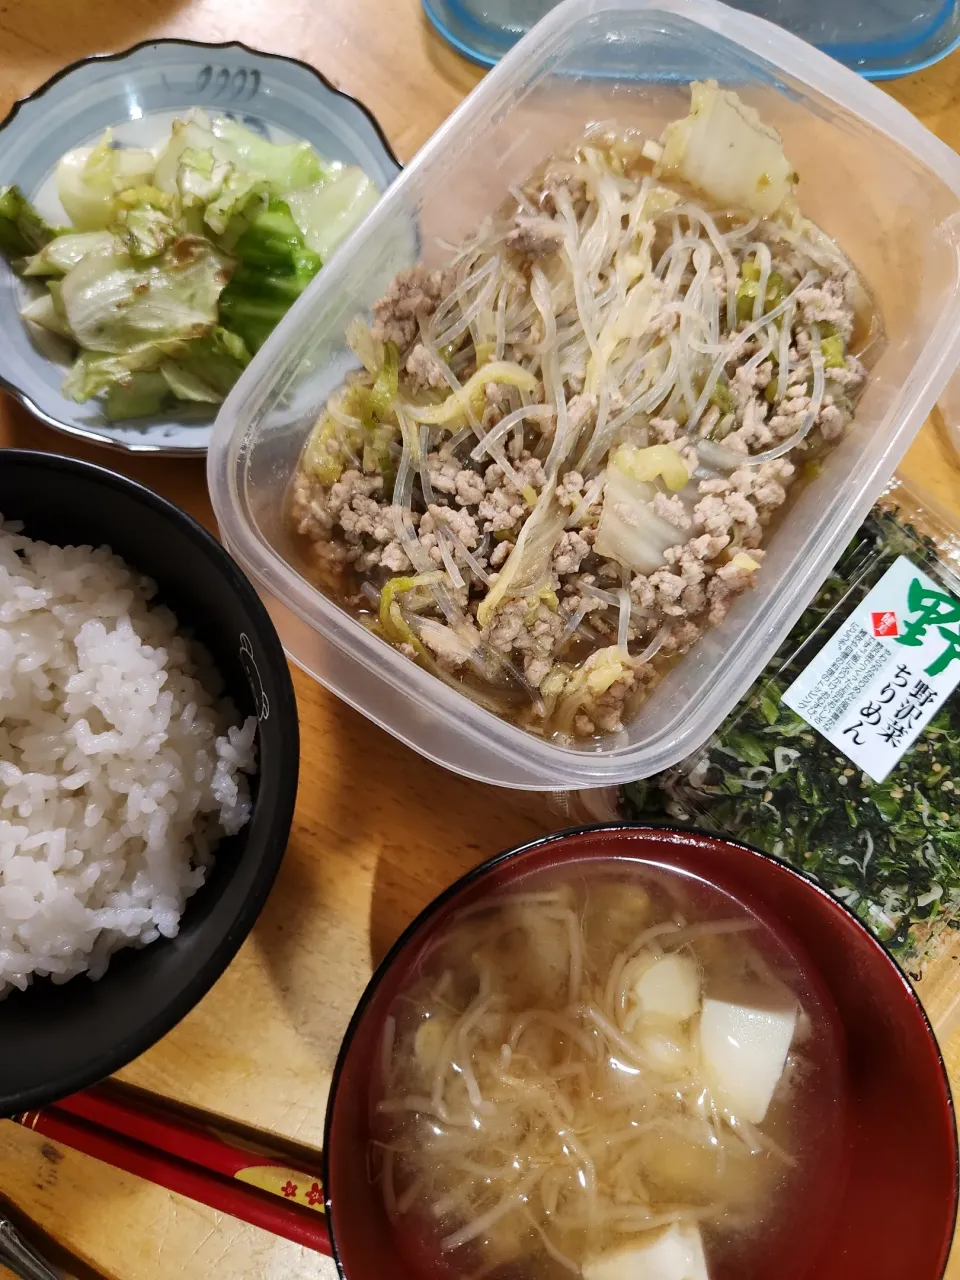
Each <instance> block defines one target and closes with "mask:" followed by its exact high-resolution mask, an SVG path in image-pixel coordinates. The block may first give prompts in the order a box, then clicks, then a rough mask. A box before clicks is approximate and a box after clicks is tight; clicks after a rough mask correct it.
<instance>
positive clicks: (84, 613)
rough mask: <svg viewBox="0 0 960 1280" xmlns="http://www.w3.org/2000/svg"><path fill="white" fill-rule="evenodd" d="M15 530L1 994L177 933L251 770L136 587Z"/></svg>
mask: <svg viewBox="0 0 960 1280" xmlns="http://www.w3.org/2000/svg"><path fill="white" fill-rule="evenodd" d="M18 529H19V526H18V525H16V524H7V525H4V524H3V523H2V517H0V996H2V995H3V994H5V993H6V991H8V990H9V989H10V987H11V985H12V986H16V987H21V988H25V987H26V986H27V985H28V983H29V982H30V980H31V977H32V976H33V975H34V974H37V975H49V976H50V977H51V978H52V979H53V981H54V982H65V981H66V980H67V979H68V978H71V977H73V976H74V975H75V974H78V973H83V972H84V971H87V972H89V974H90V977H92V978H98V977H100V976H101V975H102V974H103V972H104V970H105V969H106V967H107V964H108V962H109V957H110V955H111V954H112V953H113V952H114V951H116V950H118V949H119V948H121V947H131V946H136V947H140V946H145V945H147V944H148V943H150V942H154V941H156V939H157V938H160V937H165V938H172V937H174V936H175V935H176V933H177V931H178V929H179V925H180V917H181V914H182V913H183V909H184V904H185V903H186V900H187V898H189V897H190V895H191V894H192V893H194V892H196V890H197V889H198V888H199V887H200V886H201V885H202V884H203V881H204V877H205V874H206V870H207V868H208V867H209V866H210V864H211V861H212V856H211V855H212V851H213V849H214V847H215V845H216V843H217V841H218V840H219V838H220V837H221V836H222V835H224V834H228V835H229V834H233V833H234V832H236V831H239V829H240V828H241V827H242V826H243V825H244V823H245V822H246V821H247V819H248V818H249V815H250V792H249V788H248V785H247V780H246V778H245V777H244V774H245V773H252V772H253V771H254V769H255V764H256V762H255V754H254V736H255V733H256V720H255V719H254V718H253V717H250V718H249V719H248V720H246V722H245V723H244V724H243V725H242V726H238V723H237V722H238V716H237V715H236V712H235V709H234V708H233V707H232V706H231V705H230V704H229V702H226V701H218V700H217V696H216V695H217V694H218V693H219V691H220V687H219V686H220V681H219V677H218V676H217V674H216V672H215V671H214V670H213V669H212V667H211V666H210V663H209V658H207V657H206V655H205V654H204V653H203V652H202V651H201V650H200V648H199V646H196V645H192V644H190V643H189V642H188V641H186V640H185V639H184V638H183V636H181V635H180V634H179V633H178V628H177V620H176V618H175V617H174V616H173V614H172V613H171V612H170V611H169V610H168V609H166V608H163V607H162V606H154V607H150V606H149V605H148V603H147V602H148V600H149V599H150V598H151V597H152V596H153V594H154V592H155V586H154V584H153V583H152V582H150V581H149V579H147V578H144V577H142V576H141V575H139V574H137V573H136V572H134V571H132V570H131V569H129V568H128V567H127V566H126V565H125V564H124V562H123V561H122V560H121V559H120V557H119V556H115V555H113V553H112V552H111V551H110V550H109V548H106V547H102V548H100V549H99V550H93V549H92V548H90V547H54V546H50V545H48V544H47V543H43V542H33V541H31V540H30V539H29V538H27V537H24V536H23V535H22V534H21V533H19V532H17V530H18ZM201 677H202V678H201Z"/></svg>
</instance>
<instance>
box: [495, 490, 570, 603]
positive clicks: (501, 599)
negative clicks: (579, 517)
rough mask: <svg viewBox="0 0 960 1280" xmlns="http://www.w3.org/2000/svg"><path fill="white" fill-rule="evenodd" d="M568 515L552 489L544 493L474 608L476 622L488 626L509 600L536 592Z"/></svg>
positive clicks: (548, 565) (546, 571)
mask: <svg viewBox="0 0 960 1280" xmlns="http://www.w3.org/2000/svg"><path fill="white" fill-rule="evenodd" d="M566 518H567V512H566V509H565V508H564V507H561V505H560V503H559V502H558V501H557V498H556V495H555V494H554V492H553V490H552V488H551V489H550V490H549V491H545V492H544V494H543V495H542V496H541V498H540V501H539V502H538V503H537V505H536V507H534V509H533V511H532V512H531V514H530V516H529V517H528V519H527V521H526V523H525V524H524V526H523V528H522V529H521V530H520V535H519V537H518V538H517V541H516V544H515V546H514V548H513V550H512V551H511V552H510V554H509V556H507V559H506V563H505V564H504V566H503V568H502V569H501V570H500V572H499V573H498V574H497V580H496V582H495V583H494V585H493V586H492V587H491V588H490V590H489V591H488V592H487V594H486V596H484V598H483V600H481V601H480V604H479V605H478V607H477V622H478V623H479V625H480V626H481V627H488V626H489V625H490V623H491V622H492V621H493V618H494V615H495V613H496V611H497V610H498V609H499V608H500V607H501V606H502V605H504V604H506V603H507V601H508V600H513V599H516V597H518V596H526V595H529V594H530V593H532V592H535V591H539V590H540V588H541V584H542V582H543V579H544V578H545V577H546V576H547V573H548V571H549V568H550V557H551V555H552V554H553V549H554V547H555V546H556V544H557V541H558V539H559V538H560V535H561V533H562V532H563V526H564V524H565V523H566Z"/></svg>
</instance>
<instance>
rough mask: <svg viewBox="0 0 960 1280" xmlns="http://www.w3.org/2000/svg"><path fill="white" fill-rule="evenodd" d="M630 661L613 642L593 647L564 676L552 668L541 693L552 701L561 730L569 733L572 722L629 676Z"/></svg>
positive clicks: (631, 661)
mask: <svg viewBox="0 0 960 1280" xmlns="http://www.w3.org/2000/svg"><path fill="white" fill-rule="evenodd" d="M633 670H634V663H633V660H632V659H631V658H630V655H629V654H628V653H626V652H625V651H624V650H623V649H621V648H619V647H618V646H617V645H608V646H607V647H606V648H605V649H597V650H595V651H594V652H593V653H591V654H590V656H589V658H587V659H586V661H585V662H584V663H583V664H582V665H581V666H579V667H577V668H576V669H575V670H573V671H571V672H569V673H567V674H566V675H564V674H563V673H561V672H559V671H556V672H553V673H551V675H549V676H548V677H547V680H546V681H545V682H544V684H543V685H542V686H541V692H542V693H543V694H544V695H545V696H547V697H550V698H551V699H553V700H555V705H554V711H553V717H554V720H555V723H556V725H557V728H558V730H559V731H560V732H561V733H566V734H572V733H573V726H574V721H575V720H576V718H577V716H578V715H580V713H581V712H583V713H585V714H586V715H589V714H590V708H591V706H593V705H594V704H595V703H596V701H597V699H598V698H602V697H603V695H604V694H605V693H607V692H608V691H609V690H610V689H612V688H613V686H614V685H615V684H616V683H617V682H618V681H621V680H628V679H631V678H632V676H633Z"/></svg>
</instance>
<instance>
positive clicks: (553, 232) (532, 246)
mask: <svg viewBox="0 0 960 1280" xmlns="http://www.w3.org/2000/svg"><path fill="white" fill-rule="evenodd" d="M562 244H563V227H562V226H561V225H560V224H559V223H558V222H554V220H553V219H552V218H547V217H528V216H526V215H524V214H522V213H519V214H517V217H516V225H515V226H514V228H513V230H512V231H508V232H507V248H508V249H513V251H514V252H515V253H520V254H523V256H524V257H526V258H544V257H546V255H547V254H548V253H554V252H556V250H557V249H559V248H560V246H561V245H562Z"/></svg>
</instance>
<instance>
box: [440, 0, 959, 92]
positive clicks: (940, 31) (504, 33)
mask: <svg viewBox="0 0 960 1280" xmlns="http://www.w3.org/2000/svg"><path fill="white" fill-rule="evenodd" d="M555 2H556V0H423V7H424V9H425V11H426V13H427V17H428V18H429V19H430V21H431V22H432V23H433V25H434V26H435V27H436V28H437V30H438V31H439V32H440V34H441V35H442V36H443V37H444V39H445V40H447V41H448V42H449V43H450V44H451V45H453V47H454V48H455V49H457V50H458V51H459V52H460V53H462V54H463V55H464V56H465V57H467V58H470V59H471V60H472V61H474V62H479V63H481V64H482V65H483V66H492V65H493V64H494V63H495V62H497V61H498V60H499V59H500V58H502V57H503V55H504V54H505V53H506V52H507V50H508V49H510V48H511V46H512V45H514V44H516V42H517V41H518V40H519V39H520V37H521V36H522V35H525V34H526V32H527V31H529V30H530V28H531V27H532V26H533V25H534V24H535V23H536V22H537V21H538V19H540V18H542V17H543V15H544V14H545V13H546V12H547V11H548V10H549V9H552V8H553V7H554V3H555ZM727 3H729V4H730V5H731V6H732V7H733V8H735V9H741V10H743V11H744V12H745V13H751V14H753V15H754V16H755V17H758V18H766V19H767V20H768V21H770V22H776V23H777V24H778V25H780V26H782V27H785V28H786V29H787V30H788V31H791V32H793V34H794V35H798V36H800V37H801V38H802V39H804V40H807V41H809V42H810V43H811V44H815V45H816V46H817V47H818V48H820V49H822V50H823V51H824V52H825V53H829V54H831V55H832V56H833V57H834V58H837V59H839V60H840V61H841V62H845V63H846V64H847V66H849V67H852V68H853V70H854V71H858V72H860V74H861V75H864V76H867V77H868V78H869V79H872V80H890V79H893V78H895V77H896V76H903V75H908V74H910V73H911V72H914V71H920V70H922V69H923V68H924V67H929V66H931V65H932V64H933V63H934V62H938V61H939V60H940V59H941V58H943V57H945V56H946V55H947V54H948V53H950V52H951V51H952V50H953V49H955V48H957V47H958V45H960V0H727Z"/></svg>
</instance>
